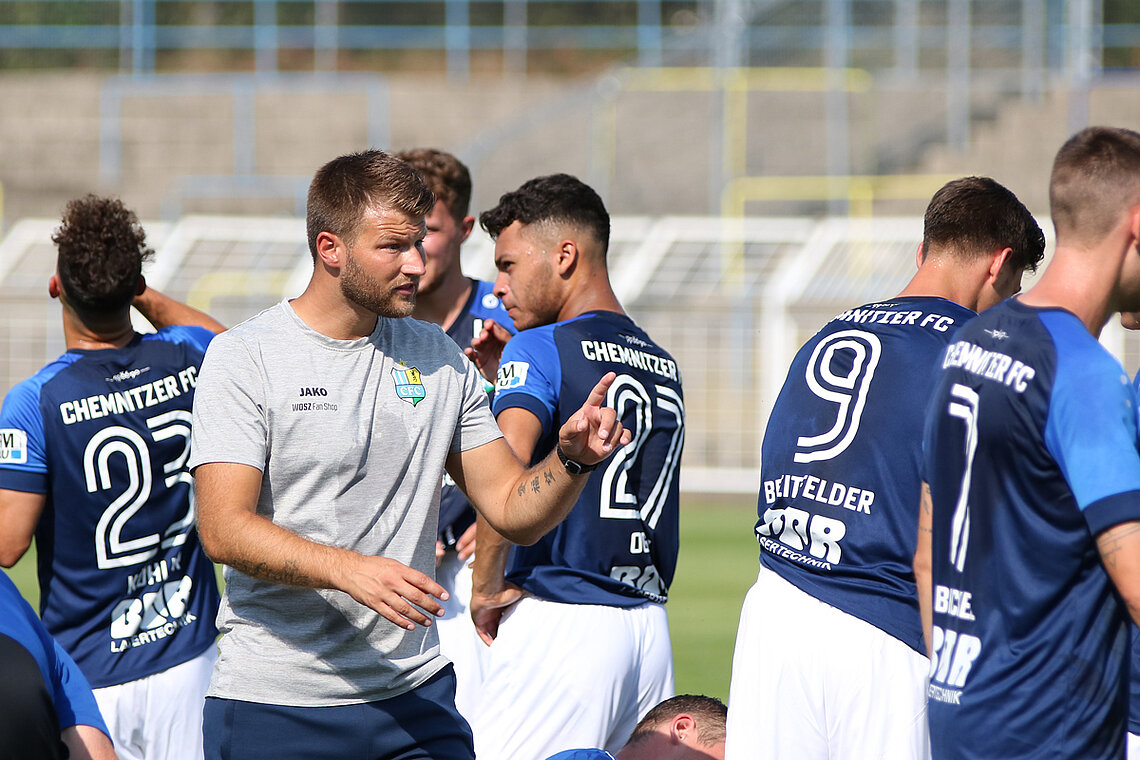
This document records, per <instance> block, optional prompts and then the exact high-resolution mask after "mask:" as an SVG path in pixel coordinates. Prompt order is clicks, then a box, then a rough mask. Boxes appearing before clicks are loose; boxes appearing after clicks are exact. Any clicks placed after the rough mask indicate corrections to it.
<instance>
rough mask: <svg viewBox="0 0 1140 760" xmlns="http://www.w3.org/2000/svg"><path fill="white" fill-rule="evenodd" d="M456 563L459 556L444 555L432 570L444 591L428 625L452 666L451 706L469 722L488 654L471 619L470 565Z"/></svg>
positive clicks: (473, 717) (474, 708)
mask: <svg viewBox="0 0 1140 760" xmlns="http://www.w3.org/2000/svg"><path fill="white" fill-rule="evenodd" d="M472 562H474V557H471V558H469V559H468V560H467V561H466V562H460V561H459V555H457V554H456V553H455V552H453V551H449V552H447V553H446V554H445V555H444V556H443V559H442V560H440V563H439V566H438V567H437V568H436V569H435V579H436V582H437V583H439V585H441V586H443V587H444V588H445V589H447V594H448V599H447V601H446V602H443V603H442V604H443V617H441V618H436V620H435V622H434V623H432V625H434V626H435V630H436V633H438V634H439V652H440V654H442V655H443V656H444V657H446V658H447V659H449V660H451V664H452V665H454V666H455V682H456V686H455V706H456V707H457V708H458V709H459V714H460V715H462V716H463V717H464V718H466V719H467V722H468V723H471V722H473V721H474V719H475V711H476V709H477V707H478V705H479V687H480V684H481V683H482V682H483V658H484V657H485V656H486V654H487V653H488V652H489V651H490V650H488V649H487V646H486V645H485V644H484V643H483V642H482V640H481V639H480V638H479V634H477V633H476V632H475V623H474V622H472V620H471V563H472Z"/></svg>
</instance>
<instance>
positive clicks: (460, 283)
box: [412, 270, 475, 332]
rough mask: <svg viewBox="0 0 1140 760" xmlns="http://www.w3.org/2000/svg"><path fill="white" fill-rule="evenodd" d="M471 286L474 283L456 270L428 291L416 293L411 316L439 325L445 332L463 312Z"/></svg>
mask: <svg viewBox="0 0 1140 760" xmlns="http://www.w3.org/2000/svg"><path fill="white" fill-rule="evenodd" d="M473 287H475V285H474V283H472V282H471V280H469V279H467V278H466V277H464V276H463V273H462V272H460V271H458V270H457V271H455V272H454V273H452V274H450V275H448V277H447V279H445V280H444V281H443V282H441V283H440V284H439V286H438V287H436V288H435V289H434V290H432V291H431V292H430V293H427V294H423V293H417V294H416V307H415V309H413V310H412V317H413V318H415V319H422V320H423V321H425V322H431V323H432V324H436V325H439V326H440V327H441V328H443V330H444V332H446V331H447V330H448V329H449V328H450V327H451V326H452V325H453V324H455V320H456V319H458V318H459V315H460V314H461V313H462V312H463V307H464V306H466V305H467V299H468V298H469V297H470V296H471V289H472V288H473Z"/></svg>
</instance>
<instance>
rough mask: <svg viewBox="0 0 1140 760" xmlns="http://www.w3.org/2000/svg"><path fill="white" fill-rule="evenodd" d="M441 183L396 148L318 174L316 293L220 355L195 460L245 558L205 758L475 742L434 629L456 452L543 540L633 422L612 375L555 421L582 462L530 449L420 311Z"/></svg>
mask: <svg viewBox="0 0 1140 760" xmlns="http://www.w3.org/2000/svg"><path fill="white" fill-rule="evenodd" d="M434 202H435V199H434V197H433V195H432V193H431V191H430V190H428V189H427V187H426V186H425V185H424V183H423V181H422V180H421V179H420V177H419V175H418V174H417V173H416V172H415V170H413V169H412V168H411V167H409V166H408V165H407V164H405V163H404V162H402V161H400V160H398V159H396V158H393V157H391V156H389V155H388V154H386V153H383V152H382V151H377V150H371V151H365V152H363V153H356V154H352V155H347V156H341V157H340V158H337V159H334V160H333V161H331V162H329V163H328V164H326V165H325V166H324V167H322V168H321V169H320V170H318V172H317V174H316V176H315V177H314V179H313V181H312V184H311V186H310V189H309V196H308V208H307V230H308V242H309V249H310V253H311V254H312V256H313V264H314V266H313V275H312V279H311V281H310V282H309V285H308V287H307V288H306V289H305V292H304V293H302V294H301V295H300V296H299V297H298V298H296V299H293V300H291V301H290V300H285V301H282V302H281V303H279V304H277V305H276V306H274V307H272V308H270V309H268V310H266V311H264V312H262V313H261V314H259V315H257V316H255V317H253V318H252V319H250V320H248V321H246V322H245V323H243V324H241V325H239V326H237V327H236V328H234V329H233V330H231V331H230V332H228V333H225V334H224V335H223V336H222V337H221V338H220V339H216V340H215V342H214V344H213V345H212V346H211V349H210V351H209V352H208V353H207V356H206V359H205V361H204V363H203V367H202V372H201V376H200V379H199V384H198V389H197V397H196V399H195V401H196V403H195V406H194V416H195V429H194V434H193V436H194V437H193V446H192V454H191V462H190V465H191V467H192V468H193V471H194V476H195V480H196V483H197V488H198V508H199V532H200V535H201V538H202V545H203V547H204V548H205V549H206V551H207V552H208V553H209V554H210V556H211V557H213V558H214V559H215V560H216V561H218V562H221V563H224V564H225V565H227V566H228V567H227V568H226V580H227V584H226V590H225V594H224V596H223V599H222V608H221V611H220V613H219V629H220V631H221V633H222V637H221V640H220V643H219V660H218V665H217V667H216V669H215V671H214V677H213V680H212V682H211V685H210V691H209V696H208V698H207V700H206V707H205V713H204V714H205V726H204V735H205V745H206V757H207V758H222V757H241V758H243V759H244V760H258V758H275V759H276V758H281V757H304V758H338V759H339V758H346V757H359V758H385V759H389V758H390V759H392V760H396V759H397V758H398V759H399V760H406V759H410V758H433V759H435V760H450V759H451V758H465V759H468V760H469V759H470V758H473V757H474V751H473V749H472V742H471V732H470V729H469V727H468V726H467V723H466V722H465V721H464V720H463V718H462V717H460V715H459V713H458V712H457V711H456V710H455V701H454V693H455V677H454V674H453V671H452V668H451V666H450V664H449V663H448V661H447V660H446V658H444V657H442V656H441V655H440V654H439V646H438V639H437V637H436V634H435V630H434V628H432V627H431V620H432V618H433V616H437V615H439V614H441V613H442V607H441V606H440V604H439V600H440V599H445V598H446V593H445V592H444V590H443V588H442V587H440V586H439V585H438V584H437V583H436V582H435V581H434V580H433V579H432V577H431V574H432V572H433V568H434V565H435V534H436V523H437V513H438V507H439V489H440V483H441V481H442V476H443V472H444V469H445V468H446V470H447V472H448V474H450V475H451V477H452V478H453V479H454V480H455V482H456V483H457V484H458V485H459V486H460V487H461V488H462V489H463V490H464V492H465V493H466V494H467V495H468V497H469V498H470V500H471V501H472V503H473V504H474V506H475V508H476V509H477V510H478V511H479V513H480V514H482V515H483V517H484V518H485V519H486V520H487V521H488V522H489V523H491V525H492V526H493V527H494V528H495V529H496V530H498V531H500V532H501V533H503V534H504V535H506V536H508V538H510V540H512V541H517V542H521V543H533V542H534V541H536V540H537V539H538V538H539V537H541V536H542V535H543V534H544V533H546V532H547V531H549V530H550V529H551V528H552V527H554V525H556V524H557V523H558V522H559V521H560V520H561V519H562V518H563V517H564V516H565V515H566V513H567V512H568V511H569V510H570V508H571V507H572V506H573V505H574V503H575V501H576V499H577V497H578V494H579V493H580V492H581V490H582V487H583V485H584V484H585V483H586V481H587V480H588V476H587V475H584V474H573V473H574V471H575V470H576V469H584V468H585V469H588V468H590V467H591V466H592V465H594V464H596V463H597V462H599V461H601V460H603V459H605V458H606V457H607V456H608V455H609V454H610V453H612V452H613V451H614V450H615V449H616V448H618V447H619V446H621V445H623V444H624V443H627V442H628V441H629V438H630V435H629V433H628V432H627V431H624V430H623V429H622V426H621V424H620V423H619V422H618V421H617V419H616V415H615V413H614V411H613V410H612V409H607V408H604V407H602V406H601V401H602V399H603V398H604V396H605V392H606V389H607V388H608V387H609V384H610V383H611V382H612V381H613V375H612V374H611V375H609V376H607V377H606V378H603V379H602V381H601V382H599V383H598V385H597V386H596V387H595V388H594V390H593V392H592V393H591V394H590V396H589V398H588V399H587V401H586V402H585V404H584V405H583V406H582V408H581V409H580V410H579V411H578V413H577V414H575V415H574V416H573V417H572V418H571V419H569V420H568V421H567V422H566V424H564V425H563V426H562V427H561V429H560V431H559V446H558V449H559V451H560V452H561V453H562V456H563V458H564V460H569V461H570V462H571V465H577V466H571V465H566V464H564V463H563V461H560V459H559V456H558V454H556V453H555V452H551V454H550V455H549V456H548V457H546V458H545V459H544V460H542V461H541V462H539V463H538V464H537V465H535V466H533V467H530V468H527V467H525V466H524V465H523V464H522V463H521V462H520V461H519V460H518V458H517V457H516V456H515V455H514V453H513V452H512V451H511V449H510V447H509V446H508V445H507V443H506V442H505V441H504V440H503V438H502V434H501V433H500V432H499V430H498V427H497V426H496V425H495V421H494V418H493V417H492V416H491V413H490V410H489V407H488V403H487V397H486V393H485V392H484V385H483V381H482V378H481V377H480V376H479V374H478V372H477V371H476V369H475V367H474V366H473V365H472V364H471V362H469V361H468V360H467V358H466V357H464V355H463V354H462V352H461V351H460V350H459V348H458V347H457V346H456V345H455V343H454V342H453V341H452V340H451V339H450V338H448V337H447V336H446V335H445V334H444V333H443V332H442V331H441V330H440V329H439V328H438V327H436V326H435V325H430V324H426V323H423V322H419V321H416V320H412V319H406V318H405V317H408V315H410V314H411V312H412V308H413V306H414V305H415V298H416V289H417V286H418V283H419V280H420V277H421V276H422V275H423V274H424V256H423V247H422V245H423V239H424V236H425V225H424V216H425V214H427V213H428V212H429V211H430V210H431V209H432V206H433V204H434ZM199 426H200V427H199Z"/></svg>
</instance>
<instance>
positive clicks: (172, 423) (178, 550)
mask: <svg viewBox="0 0 1140 760" xmlns="http://www.w3.org/2000/svg"><path fill="white" fill-rule="evenodd" d="M213 337H214V334H213V333H212V332H210V331H209V330H205V329H203V328H200V327H167V328H165V329H163V330H160V331H159V332H158V333H155V334H151V335H145V336H141V335H136V336H135V339H134V341H133V342H132V343H131V344H129V345H128V346H126V347H124V348H121V349H113V350H93V351H84V350H79V349H71V350H69V351H67V353H65V354H63V356H61V357H60V358H59V359H57V360H56V361H54V362H52V363H51V364H49V365H47V366H46V367H44V368H43V369H42V370H40V371H39V372H38V373H37V374H36V375H34V376H33V377H31V378H30V379H28V380H25V381H24V382H22V383H20V384H19V385H17V386H16V387H14V388H13V389H12V390H11V391H10V392H9V393H8V395H7V397H6V398H5V400H4V407H3V411H2V412H0V441H2V457H0V488H5V489H10V490H13V491H24V492H29V493H43V494H46V495H47V502H46V504H45V507H44V511H43V515H42V517H41V519H40V523H39V526H38V528H37V530H36V546H37V549H38V563H39V581H40V589H41V598H40V614H41V616H42V618H43V621H44V624H45V625H46V626H47V628H48V630H49V631H50V632H51V633H52V635H53V636H55V637H56V638H57V639H58V640H59V642H60V643H61V644H62V645H63V647H64V648H65V649H66V650H67V651H68V652H69V653H70V654H71V655H72V657H73V658H74V659H75V661H76V663H77V664H78V665H79V666H80V668H81V669H82V671H83V673H84V675H86V676H87V678H88V680H89V681H90V682H91V685H92V687H94V688H96V689H98V688H101V687H105V686H111V685H115V684H122V683H126V682H128V681H133V680H136V679H139V678H142V677H144V676H148V675H151V674H153V673H157V672H159V671H162V670H165V669H167V668H170V667H173V666H174V665H178V664H180V663H183V662H186V661H188V660H190V659H193V658H195V657H197V656H198V655H200V654H202V653H203V652H205V651H206V649H207V648H208V647H211V646H213V643H214V638H215V636H216V635H217V632H216V630H215V628H214V617H215V616H216V614H217V611H218V590H217V585H216V582H215V579H214V569H213V565H212V564H211V563H210V560H209V559H208V558H207V557H206V556H205V554H204V553H203V552H202V551H201V549H200V548H199V545H198V535H197V532H196V531H195V530H194V502H193V498H192V494H191V477H190V474H189V472H187V470H186V459H187V455H188V453H189V446H190V409H191V404H192V401H193V398H194V386H195V382H196V378H197V369H198V366H199V365H200V364H201V361H202V356H203V354H204V353H205V350H206V346H207V344H208V343H209V342H210V339H212V338H213Z"/></svg>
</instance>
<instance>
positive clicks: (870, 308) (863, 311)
mask: <svg viewBox="0 0 1140 760" xmlns="http://www.w3.org/2000/svg"><path fill="white" fill-rule="evenodd" d="M896 306H897V304H894V303H876V304H868V305H867V306H861V307H859V308H858V309H848V310H847V311H845V312H843V313H842V314H838V315H836V316H835V318H834V319H833V320H832V321H839V322H856V323H858V324H862V325H874V324H879V325H917V326H918V327H925V328H928V329H930V330H937V331H938V332H941V333H944V332H949V331H950V330H951V329H952V328H953V327H954V326H955V322H954V318H953V317H950V316H947V315H945V314H939V313H938V312H925V311H913V310H911V311H907V310H902V309H897V308H896Z"/></svg>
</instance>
